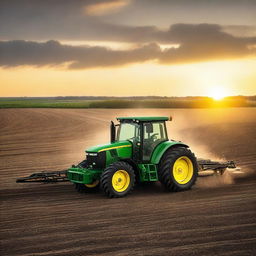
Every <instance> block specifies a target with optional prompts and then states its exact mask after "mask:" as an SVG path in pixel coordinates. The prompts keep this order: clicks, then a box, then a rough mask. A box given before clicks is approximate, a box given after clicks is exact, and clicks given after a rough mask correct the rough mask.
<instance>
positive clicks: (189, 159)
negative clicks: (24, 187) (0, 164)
mask: <svg viewBox="0 0 256 256" xmlns="http://www.w3.org/2000/svg"><path fill="white" fill-rule="evenodd" d="M117 120H118V121H119V123H118V124H114V123H113V122H111V126H110V143H109V144H105V145H99V146H94V147H91V148H88V149H87V150H86V159H85V160H84V161H82V162H81V163H79V164H78V165H73V166H72V167H71V168H69V169H67V170H62V171H55V172H48V171H45V172H39V173H33V174H31V175H30V176H28V177H22V178H18V179H17V180H16V182H19V183H21V182H65V181H70V182H72V183H74V184H75V188H76V190H77V191H79V192H90V191H93V190H97V189H98V188H101V190H102V191H103V192H104V193H105V194H106V195H107V196H108V197H123V196H126V195H127V194H128V193H130V192H131V191H132V189H133V187H134V185H135V183H138V184H140V183H143V182H154V181H160V182H161V183H162V185H163V186H165V188H166V189H167V190H168V191H174V192H178V191H183V190H188V189H190V188H191V187H192V186H193V185H194V184H195V182H196V179H197V177H198V176H199V175H200V174H201V173H203V172H205V171H208V170H212V171H213V173H215V174H219V175H222V174H223V173H224V172H225V170H226V169H227V168H236V165H235V163H234V162H233V161H227V162H217V161H211V160H205V159H196V157H195V155H194V153H192V151H191V150H190V149H189V146H188V145H186V144H184V143H182V142H181V141H174V140H168V135H167V129H166V121H170V120H171V119H170V118H168V117H119V118H117Z"/></svg>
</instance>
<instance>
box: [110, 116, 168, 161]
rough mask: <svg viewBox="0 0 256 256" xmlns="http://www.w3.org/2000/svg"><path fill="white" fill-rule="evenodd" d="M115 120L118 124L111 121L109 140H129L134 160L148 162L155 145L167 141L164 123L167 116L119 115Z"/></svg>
mask: <svg viewBox="0 0 256 256" xmlns="http://www.w3.org/2000/svg"><path fill="white" fill-rule="evenodd" d="M117 120H118V121H119V122H120V124H118V125H114V124H113V122H112V123H111V142H121V141H129V142H131V143H132V147H133V159H134V160H136V162H149V161H150V158H151V155H152V153H153V151H154V149H155V148H156V146H157V145H158V144H160V143H161V142H164V141H168V136H167V130H166V125H165V121H168V120H170V118H168V117H119V118H117ZM115 127H117V128H118V129H117V131H116V130H115Z"/></svg>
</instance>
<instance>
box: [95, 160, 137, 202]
mask: <svg viewBox="0 0 256 256" xmlns="http://www.w3.org/2000/svg"><path fill="white" fill-rule="evenodd" d="M134 183H135V174H134V170H133V168H132V166H131V165H129V164H128V163H126V162H116V163H113V164H110V165H109V166H108V167H107V168H106V169H105V171H104V172H103V173H102V175H101V179H100V186H101V189H102V190H103V192H104V193H105V194H106V195H107V196H108V197H110V198H112V197H124V196H126V195H127V194H129V193H130V192H131V191H132V189H133V187H134Z"/></svg>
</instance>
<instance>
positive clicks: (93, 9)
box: [84, 0, 130, 16]
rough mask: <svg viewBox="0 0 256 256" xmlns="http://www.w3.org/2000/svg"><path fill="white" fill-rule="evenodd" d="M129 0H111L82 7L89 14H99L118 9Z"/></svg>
mask: <svg viewBox="0 0 256 256" xmlns="http://www.w3.org/2000/svg"><path fill="white" fill-rule="evenodd" d="M129 3H130V1H129V0H112V1H108V2H103V3H94V4H91V5H87V6H85V7H84V10H85V13H86V14H87V15H90V16H100V15H105V14H110V13H114V12H117V11H119V10H120V9H121V8H123V7H125V6H127V5H128V4H129Z"/></svg>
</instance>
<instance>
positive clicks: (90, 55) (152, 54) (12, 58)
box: [0, 40, 161, 69]
mask: <svg viewBox="0 0 256 256" xmlns="http://www.w3.org/2000/svg"><path fill="white" fill-rule="evenodd" d="M160 53H161V51H160V48H159V47H158V46H157V45H156V44H148V45H144V46H142V47H139V48H135V49H131V50H127V51H114V50H110V49H108V48H105V47H90V46H69V45H62V44H60V43H59V42H57V41H48V42H45V43H39V42H31V41H23V40H16V41H5V42H4V41H1V42H0V66H2V67H17V66H27V65H29V66H57V65H62V64H65V63H67V64H68V68H70V69H82V68H94V67H109V66H119V65H125V64H130V63H135V62H144V61H148V60H152V59H157V58H159V54H160Z"/></svg>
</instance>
